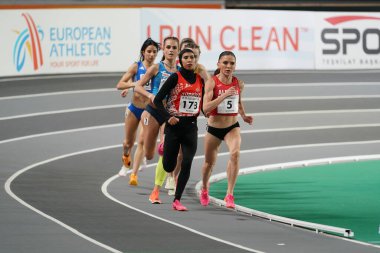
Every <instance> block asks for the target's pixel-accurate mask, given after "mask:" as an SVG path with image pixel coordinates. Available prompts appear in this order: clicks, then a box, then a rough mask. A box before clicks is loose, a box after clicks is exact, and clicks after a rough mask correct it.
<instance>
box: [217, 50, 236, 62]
mask: <svg viewBox="0 0 380 253" xmlns="http://www.w3.org/2000/svg"><path fill="white" fill-rule="evenodd" d="M226 55H232V56H233V57H234V58H235V60H236V56H235V54H234V53H232V52H231V51H223V52H222V53H220V55H219V58H218V61H219V60H220V58H222V57H223V56H226Z"/></svg>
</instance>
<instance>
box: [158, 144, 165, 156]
mask: <svg viewBox="0 0 380 253" xmlns="http://www.w3.org/2000/svg"><path fill="white" fill-rule="evenodd" d="M157 153H158V154H159V155H160V156H163V155H164V143H163V142H161V143H160V144H158V146H157Z"/></svg>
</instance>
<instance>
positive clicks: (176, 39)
mask: <svg viewBox="0 0 380 253" xmlns="http://www.w3.org/2000/svg"><path fill="white" fill-rule="evenodd" d="M167 40H174V41H176V42H177V44H178V45H179V40H178V38H177V37H174V36H169V37H166V38H165V39H164V41H163V42H162V46H165V43H166V41H167ZM163 60H165V55H162V59H161V61H163Z"/></svg>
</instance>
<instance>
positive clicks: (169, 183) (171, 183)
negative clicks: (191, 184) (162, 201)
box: [165, 176, 175, 190]
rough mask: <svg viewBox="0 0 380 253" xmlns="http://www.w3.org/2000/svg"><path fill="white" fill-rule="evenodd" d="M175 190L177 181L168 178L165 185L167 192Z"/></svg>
mask: <svg viewBox="0 0 380 253" xmlns="http://www.w3.org/2000/svg"><path fill="white" fill-rule="evenodd" d="M174 188H175V180H174V177H170V176H169V177H167V178H166V184H165V189H167V190H173V189H174Z"/></svg>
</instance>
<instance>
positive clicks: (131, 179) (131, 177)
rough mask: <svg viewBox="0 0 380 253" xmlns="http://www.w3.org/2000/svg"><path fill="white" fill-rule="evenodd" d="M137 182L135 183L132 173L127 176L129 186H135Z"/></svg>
mask: <svg viewBox="0 0 380 253" xmlns="http://www.w3.org/2000/svg"><path fill="white" fill-rule="evenodd" d="M137 184H138V181H137V175H136V174H134V173H131V175H130V176H129V185H133V186H137Z"/></svg>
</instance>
